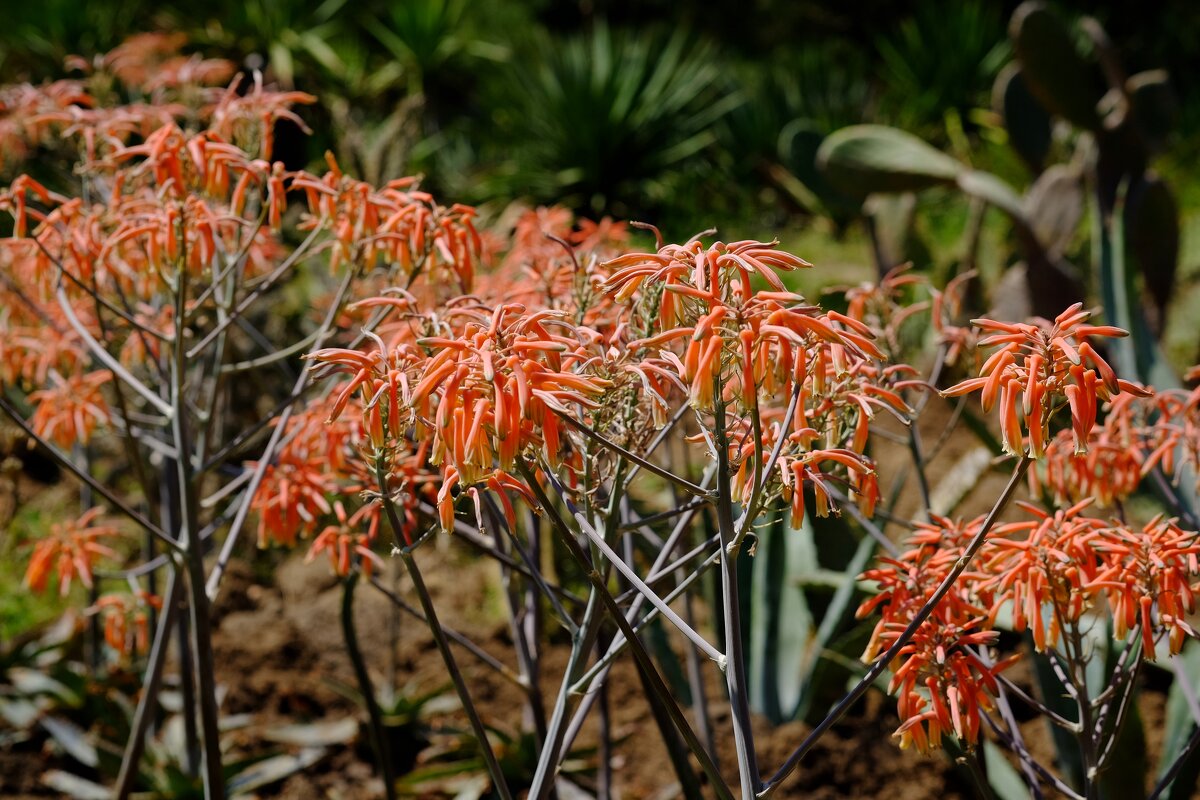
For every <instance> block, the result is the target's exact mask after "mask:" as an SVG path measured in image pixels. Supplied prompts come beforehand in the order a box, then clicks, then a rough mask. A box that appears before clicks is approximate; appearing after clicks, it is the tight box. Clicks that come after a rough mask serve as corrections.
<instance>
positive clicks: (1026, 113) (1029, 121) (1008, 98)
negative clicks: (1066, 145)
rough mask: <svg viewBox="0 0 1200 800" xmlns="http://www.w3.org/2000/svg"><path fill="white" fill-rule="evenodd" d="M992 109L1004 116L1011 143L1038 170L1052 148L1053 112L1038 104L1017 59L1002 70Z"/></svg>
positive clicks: (1034, 169)
mask: <svg viewBox="0 0 1200 800" xmlns="http://www.w3.org/2000/svg"><path fill="white" fill-rule="evenodd" d="M992 110H993V111H995V112H996V113H997V114H999V115H1000V117H1001V118H1002V119H1003V120H1004V128H1005V130H1006V131H1007V132H1008V143H1009V145H1011V146H1012V149H1013V150H1015V151H1016V153H1017V155H1019V156H1020V157H1021V159H1022V160H1023V161H1024V162H1025V163H1026V164H1028V165H1029V168H1030V169H1032V170H1033V171H1034V172H1037V171H1038V170H1040V169H1041V168H1042V165H1043V164H1044V163H1045V162H1046V156H1047V155H1048V154H1049V152H1050V134H1051V128H1050V115H1049V114H1047V113H1046V110H1045V109H1044V108H1042V107H1041V106H1040V105H1038V102H1037V100H1035V99H1034V97H1033V95H1032V94H1030V92H1029V87H1028V86H1027V85H1026V84H1025V79H1024V77H1023V76H1022V75H1021V65H1020V64H1017V63H1016V62H1013V63H1011V64H1009V65H1008V66H1006V67H1005V68H1004V69H1003V70H1001V71H1000V74H999V75H997V76H996V83H995V85H994V86H993V87H992Z"/></svg>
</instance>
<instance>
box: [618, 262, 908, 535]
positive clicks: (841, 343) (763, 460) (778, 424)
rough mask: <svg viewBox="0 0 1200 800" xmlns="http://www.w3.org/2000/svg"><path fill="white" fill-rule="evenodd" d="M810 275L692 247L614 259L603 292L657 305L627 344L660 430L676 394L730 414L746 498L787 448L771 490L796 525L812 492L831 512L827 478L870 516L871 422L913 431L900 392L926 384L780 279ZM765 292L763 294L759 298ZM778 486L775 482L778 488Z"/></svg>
mask: <svg viewBox="0 0 1200 800" xmlns="http://www.w3.org/2000/svg"><path fill="white" fill-rule="evenodd" d="M807 266H809V265H808V264H807V262H805V261H803V260H802V259H799V258H797V257H796V256H793V255H791V254H788V253H785V252H783V251H780V250H778V249H777V248H776V247H775V246H774V244H773V243H764V242H754V241H743V242H734V243H731V244H724V243H721V242H716V243H714V244H712V245H709V246H707V247H706V246H705V245H704V244H703V243H702V242H701V241H699V240H692V241H691V242H688V243H687V244H684V245H667V246H664V247H660V248H659V250H658V251H657V252H656V253H634V254H630V255H626V256H622V257H620V258H618V259H615V260H614V261H613V262H611V264H610V267H611V268H612V269H613V270H614V271H613V274H612V275H611V277H610V278H609V279H608V281H607V284H606V285H607V286H608V287H609V289H610V291H612V292H614V293H615V297H616V299H618V300H622V301H629V300H639V299H641V300H643V301H644V300H645V299H654V300H656V301H657V309H656V313H655V314H654V315H653V316H650V317H648V318H647V323H648V325H647V327H648V328H649V330H648V331H647V334H648V335H646V336H645V337H644V338H642V339H639V340H635V341H633V342H630V343H629V348H630V350H632V351H634V353H635V354H636V355H640V360H639V361H636V362H635V363H633V364H631V365H630V366H629V369H631V370H633V371H635V372H637V373H638V374H639V377H640V378H641V380H642V382H643V384H644V385H645V388H646V390H647V394H648V395H649V396H650V397H651V398H653V400H654V403H655V405H656V415H657V418H658V420H659V421H661V420H662V419H663V417H664V415H665V412H666V411H667V409H668V408H669V407H670V403H669V401H668V400H667V398H666V394H667V390H669V386H670V385H671V384H674V385H678V386H681V387H683V388H685V389H686V390H687V392H688V396H689V401H690V403H691V404H692V405H693V406H694V407H695V408H697V409H698V410H700V411H702V412H714V411H717V410H718V408H719V409H721V411H720V412H719V413H726V414H730V413H732V414H733V417H732V420H731V421H730V422H729V423H728V424H727V427H728V428H729V430H730V431H731V433H732V435H731V437H730V439H731V442H732V443H733V444H732V445H731V453H730V455H731V457H732V459H731V460H732V463H733V465H734V468H735V469H736V471H737V473H736V474H737V476H738V477H737V482H736V486H735V491H737V492H738V493H739V494H740V495H742V498H743V500H744V499H746V498H748V497H749V496H750V494H751V493H752V491H753V486H754V483H755V482H754V481H753V480H752V476H753V475H754V474H755V473H756V470H757V469H758V468H759V467H766V466H767V460H768V454H769V453H770V452H772V450H773V449H774V447H775V445H776V444H777V443H780V440H781V439H782V444H780V449H779V458H778V461H777V467H778V469H779V474H778V479H779V480H778V483H775V484H774V485H776V486H777V487H778V489H779V491H781V492H782V493H783V494H784V496H785V497H787V498H790V500H791V502H792V507H793V516H794V517H795V518H797V519H799V518H800V517H801V516H802V515H803V503H804V493H803V491H800V490H799V487H801V485H802V484H803V483H806V482H807V483H810V484H811V485H812V486H813V488H814V491H815V493H816V503H817V508H816V511H817V513H818V514H821V515H824V514H826V513H828V512H829V508H830V492H829V489H828V484H827V481H828V480H829V477H828V475H827V473H826V470H829V471H830V472H832V473H833V475H834V476H835V477H834V478H833V479H834V480H837V481H840V482H845V483H847V484H848V485H849V487H850V490H851V492H850V493H851V494H852V495H854V496H856V498H857V499H858V501H859V502H860V504H861V505H862V506H863V508H864V509H865V510H870V509H872V508H873V506H874V503H875V500H876V498H877V496H878V484H877V481H876V478H875V473H874V467H873V465H872V464H871V462H870V460H869V459H868V458H867V457H866V455H865V447H866V441H867V433H868V430H869V426H870V423H871V420H872V419H873V418H874V417H875V414H876V412H877V411H878V410H880V409H882V410H884V411H887V412H889V413H892V414H894V415H896V416H898V417H899V418H900V419H901V421H902V422H903V423H904V424H907V423H908V418H907V415H908V414H909V413H910V410H909V408H908V406H907V404H906V403H905V402H904V400H903V398H902V396H901V392H902V391H903V390H904V389H906V388H910V387H913V386H916V385H918V383H919V382H916V381H912V380H911V376H910V374H909V370H908V368H906V367H902V366H893V367H884V366H883V357H884V354H883V352H882V351H881V350H880V349H879V348H878V347H877V346H876V344H875V343H874V341H873V340H874V332H873V331H872V329H871V328H870V327H869V326H868V325H866V324H865V323H863V322H862V321H860V320H858V319H855V318H854V317H852V316H847V315H844V314H840V313H838V312H836V311H824V310H822V309H821V308H820V307H818V306H813V305H810V304H808V303H807V302H806V301H805V300H804V298H803V297H802V296H800V295H797V294H795V293H793V292H791V291H789V290H788V289H787V288H786V286H785V285H784V284H783V282H782V281H781V280H780V278H779V276H778V274H777V273H778V272H779V271H785V270H793V269H798V268H803V267H807ZM761 284H765V285H766V288H761V289H758V288H755V287H756V285H761ZM635 293H640V298H638V297H635ZM718 393H719V395H718ZM793 396H794V397H795V403H794V409H793V411H792V414H791V419H790V420H788V419H787V418H786V417H787V413H786V411H785V409H786V408H787V407H788V406H789V405H791V404H790V403H789V401H788V398H790V397H793ZM756 417H758V420H759V423H760V427H761V431H760V432H759V433H757V434H756V433H755V432H754V431H753V425H754V420H755V418H756ZM774 477H775V476H768V478H769V479H771V480H772V482H773V483H774Z"/></svg>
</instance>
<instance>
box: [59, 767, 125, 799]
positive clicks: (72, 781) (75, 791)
mask: <svg viewBox="0 0 1200 800" xmlns="http://www.w3.org/2000/svg"><path fill="white" fill-rule="evenodd" d="M42 783H43V784H45V785H46V786H48V787H50V788H51V789H53V790H54V791H56V792H62V793H63V794H64V795H66V796H67V797H72V798H75V800H108V799H109V798H110V797H111V796H112V792H111V791H109V789H108V787H107V786H101V785H100V784H98V783H94V782H92V781H89V780H87V779H85V778H81V777H79V776H78V775H72V774H71V773H69V772H63V771H62V770H60V769H52V770H50V771H49V772H46V773H45V774H43V775H42Z"/></svg>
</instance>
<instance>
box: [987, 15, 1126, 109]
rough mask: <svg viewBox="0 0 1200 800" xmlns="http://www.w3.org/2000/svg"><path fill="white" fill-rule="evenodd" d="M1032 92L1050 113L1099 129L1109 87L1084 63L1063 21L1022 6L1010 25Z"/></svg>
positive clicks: (1093, 69)
mask: <svg viewBox="0 0 1200 800" xmlns="http://www.w3.org/2000/svg"><path fill="white" fill-rule="evenodd" d="M1009 36H1010V37H1011V38H1012V42H1013V47H1014V49H1015V51H1016V54H1017V60H1018V61H1019V62H1020V64H1021V73H1022V75H1023V76H1024V79H1025V84H1026V85H1027V86H1028V87H1029V91H1030V92H1031V93H1032V94H1033V96H1034V97H1036V98H1037V99H1038V102H1040V103H1041V104H1042V105H1043V106H1044V107H1045V108H1046V109H1047V110H1049V111H1050V112H1052V113H1054V114H1057V115H1058V116H1060V117H1062V118H1063V119H1065V120H1067V121H1068V122H1070V123H1071V124H1072V125H1075V126H1077V127H1080V128H1086V129H1087V130H1093V131H1094V130H1097V129H1098V128H1099V127H1100V115H1099V113H1098V112H1097V111H1096V104H1097V103H1098V102H1099V101H1100V98H1101V96H1102V95H1103V94H1104V84H1103V81H1102V80H1101V77H1100V74H1099V72H1098V71H1097V70H1096V69H1095V67H1094V65H1091V64H1089V63H1088V62H1086V61H1084V60H1083V57H1082V56H1081V55H1080V54H1079V51H1078V50H1076V49H1075V42H1074V41H1072V39H1071V34H1070V32H1068V30H1067V28H1066V26H1064V25H1063V23H1062V21H1061V20H1059V18H1058V17H1057V16H1056V15H1055V14H1054V13H1053V12H1051V11H1050V10H1049V9H1047V8H1046V6H1045V5H1044V4H1043V3H1041V2H1027V3H1022V4H1021V5H1020V6H1018V7H1017V10H1016V11H1015V12H1013V16H1012V21H1011V22H1010V24H1009Z"/></svg>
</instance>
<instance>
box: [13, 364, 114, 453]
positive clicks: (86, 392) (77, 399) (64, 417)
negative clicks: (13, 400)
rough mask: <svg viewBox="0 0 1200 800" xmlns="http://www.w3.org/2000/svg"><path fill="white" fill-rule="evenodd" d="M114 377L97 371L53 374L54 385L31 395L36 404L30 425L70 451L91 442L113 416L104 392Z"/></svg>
mask: <svg viewBox="0 0 1200 800" xmlns="http://www.w3.org/2000/svg"><path fill="white" fill-rule="evenodd" d="M111 380H112V373H111V372H110V371H109V370H106V369H102V370H96V371H95V372H88V373H83V374H77V375H71V376H69V377H67V378H62V377H59V376H58V375H55V376H54V385H53V386H52V387H50V388H47V389H41V390H39V391H36V392H33V393H31V394H30V395H29V402H31V403H33V404H34V412H33V419H32V420H30V423H29V424H30V427H31V428H33V431H34V433H36V434H37V435H38V436H40V437H42V438H43V439H45V440H47V441H50V442H53V443H55V444H56V445H58V446H59V447H61V448H63V449H66V450H69V449H71V448H72V447H73V446H75V445H77V444H78V445H86V444H87V443H88V442H89V441H91V438H92V434H93V433H95V431H96V428H97V427H98V426H100V425H102V424H104V423H107V422H108V421H109V419H110V416H109V409H108V403H107V401H106V400H105V399H104V393H103V392H102V391H101V387H103V386H104V385H105V384H106V383H108V382H109V381H111Z"/></svg>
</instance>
